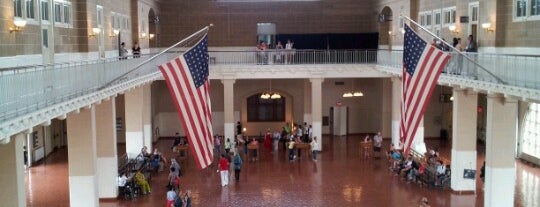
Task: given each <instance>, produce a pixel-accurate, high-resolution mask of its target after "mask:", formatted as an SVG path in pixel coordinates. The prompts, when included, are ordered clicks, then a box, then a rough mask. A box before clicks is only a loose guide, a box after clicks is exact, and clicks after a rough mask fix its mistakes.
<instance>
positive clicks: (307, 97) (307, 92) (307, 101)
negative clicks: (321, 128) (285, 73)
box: [280, 80, 313, 130]
mask: <svg viewBox="0 0 540 207" xmlns="http://www.w3.org/2000/svg"><path fill="white" fill-rule="evenodd" d="M303 120H304V121H303V122H307V123H308V125H310V124H311V123H312V122H313V120H312V118H311V85H310V83H309V81H308V80H304V117H303ZM302 124H303V123H302ZM280 130H281V129H280Z"/></svg>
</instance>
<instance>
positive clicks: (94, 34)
mask: <svg viewBox="0 0 540 207" xmlns="http://www.w3.org/2000/svg"><path fill="white" fill-rule="evenodd" d="M100 32H101V28H99V27H94V28H92V34H89V35H88V36H89V37H95V36H96V35H98V34H99V33H100Z"/></svg>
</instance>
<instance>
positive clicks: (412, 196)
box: [26, 136, 540, 207]
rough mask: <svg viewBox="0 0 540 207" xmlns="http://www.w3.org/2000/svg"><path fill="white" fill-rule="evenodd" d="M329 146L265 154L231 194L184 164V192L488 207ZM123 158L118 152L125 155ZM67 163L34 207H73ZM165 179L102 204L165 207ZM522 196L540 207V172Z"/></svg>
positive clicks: (352, 147)
mask: <svg viewBox="0 0 540 207" xmlns="http://www.w3.org/2000/svg"><path fill="white" fill-rule="evenodd" d="M324 140H325V142H324V143H323V149H324V152H323V153H322V154H320V155H319V160H318V161H317V162H313V161H312V160H311V159H309V158H308V157H306V156H305V155H303V156H304V157H303V158H302V159H300V160H296V161H294V162H289V161H288V160H287V158H286V155H285V153H284V151H283V150H282V149H280V150H279V152H278V153H277V154H270V153H269V152H266V151H264V150H263V152H262V156H261V159H260V160H259V161H258V162H249V163H248V162H245V164H244V165H243V169H242V173H241V177H240V182H237V183H236V182H231V184H230V185H229V186H228V187H221V186H220V176H219V174H218V173H216V167H211V168H210V169H206V170H202V171H199V170H197V169H196V166H195V165H194V163H193V160H190V161H188V163H184V164H182V168H183V173H184V175H183V177H182V178H181V187H182V188H183V189H191V191H192V193H193V206H418V203H419V200H420V199H421V198H422V197H427V198H428V199H429V201H430V204H431V206H483V197H484V196H483V191H482V187H481V183H480V181H479V182H478V185H477V195H476V196H475V195H474V194H461V195H460V194H459V193H453V192H451V191H450V190H448V189H446V190H440V189H431V188H426V187H421V186H419V185H417V184H414V183H407V182H405V181H402V180H401V179H400V178H398V177H395V176H392V174H391V173H390V172H389V171H388V168H387V167H388V164H387V162H386V160H385V159H369V160H365V159H362V158H361V157H360V156H359V153H358V144H359V143H358V142H359V140H360V137H359V136H349V137H333V138H328V137H325V139H324ZM386 142H387V141H386ZM171 144H172V140H168V139H162V140H160V141H159V142H158V143H157V145H156V147H158V149H159V150H161V151H162V152H165V155H167V157H168V158H170V157H171V155H172V152H170V145H171ZM427 144H428V146H438V147H440V149H441V156H442V157H446V158H450V154H449V153H450V151H451V149H450V147H451V144H449V143H445V142H442V143H440V142H439V141H437V140H428V141H427ZM386 145H388V144H387V143H386ZM124 150H125V149H124V147H123V146H122V145H119V150H118V151H119V153H121V152H123V151H124ZM478 151H479V155H478V158H479V159H478V168H479V167H480V165H481V163H482V162H483V160H484V153H483V151H484V150H483V148H482V146H481V145H479V150H478ZM244 161H246V160H245V159H244ZM67 162H68V161H67V150H66V149H59V150H57V151H56V152H54V153H52V154H51V155H49V156H48V158H47V159H46V160H45V161H44V162H42V163H40V164H38V165H35V166H34V167H32V168H30V169H29V170H28V171H27V176H26V182H27V200H28V206H39V207H42V206H54V207H61V206H69V199H70V198H69V189H68V173H67V171H68V165H67V164H68V163H67ZM231 176H232V175H231ZM166 177H167V173H166V172H161V173H158V174H154V176H153V178H152V181H151V187H152V193H151V194H150V195H145V196H140V197H138V198H135V199H133V200H123V199H118V200H107V201H101V203H100V206H104V207H124V206H141V207H146V206H148V207H150V206H152V207H154V206H165V203H166V195H165V194H166V188H165V185H166ZM515 188H516V194H515V195H514V197H515V206H526V207H529V206H530V207H533V206H534V207H536V206H540V169H539V168H534V167H531V166H529V165H527V164H524V163H522V162H517V183H516V187H515Z"/></svg>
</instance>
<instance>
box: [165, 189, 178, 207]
mask: <svg viewBox="0 0 540 207" xmlns="http://www.w3.org/2000/svg"><path fill="white" fill-rule="evenodd" d="M175 199H176V192H174V188H173V187H170V188H169V191H167V207H173V205H174V200H175Z"/></svg>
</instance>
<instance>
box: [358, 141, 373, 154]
mask: <svg viewBox="0 0 540 207" xmlns="http://www.w3.org/2000/svg"><path fill="white" fill-rule="evenodd" d="M372 152H373V142H372V141H369V142H360V147H359V150H358V153H359V154H360V156H364V155H365V154H367V156H368V157H370V156H372V154H373V153H372Z"/></svg>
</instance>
